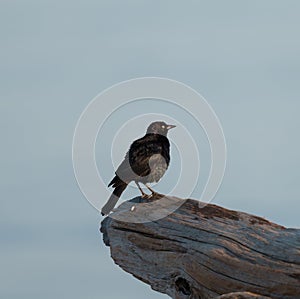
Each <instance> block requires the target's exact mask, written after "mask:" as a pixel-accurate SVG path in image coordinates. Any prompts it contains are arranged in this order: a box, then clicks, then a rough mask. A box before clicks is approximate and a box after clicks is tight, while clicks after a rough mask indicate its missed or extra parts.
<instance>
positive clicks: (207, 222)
mask: <svg viewBox="0 0 300 299" xmlns="http://www.w3.org/2000/svg"><path fill="white" fill-rule="evenodd" d="M155 199H159V197H157V198H155ZM169 199H170V201H174V202H178V201H183V200H181V199H178V198H175V197H169ZM139 201H143V200H142V199H140V198H136V199H134V200H132V201H131V202H126V203H124V204H123V205H121V206H119V207H118V208H117V209H116V211H115V212H114V213H113V214H112V215H111V217H106V218H105V219H104V221H103V222H102V226H101V232H102V233H103V238H104V242H105V244H106V245H107V246H110V249H111V256H112V258H113V260H114V261H115V263H116V264H118V265H119V266H120V267H121V268H122V269H123V270H125V271H127V272H129V273H131V274H132V275H133V276H135V277H136V278H138V279H140V280H141V281H143V282H145V283H147V284H149V285H150V286H151V287H152V288H153V289H154V290H156V291H159V292H161V293H164V294H167V295H169V296H170V297H171V298H176V299H184V298H191V299H200V298H201V299H206V298H220V299H221V298H222V299H223V298H224V299H225V298H286V299H292V298H293V299H295V298H298V299H299V298H300V230H299V229H291V228H285V227H283V226H280V225H277V224H274V223H271V222H269V221H267V220H265V219H263V218H260V217H257V216H254V215H249V214H246V213H243V212H237V211H231V210H227V209H224V208H222V207H219V206H216V205H211V204H208V205H205V206H203V207H199V202H198V201H195V200H190V199H189V200H187V201H183V202H182V205H181V206H180V208H178V209H177V210H176V211H175V212H173V213H171V214H170V215H168V216H166V217H164V218H162V219H159V220H156V221H151V222H145V223H130V222H124V221H120V220H116V219H114V214H116V215H118V217H119V216H121V217H124V219H127V220H128V219H129V220H130V217H140V218H139V219H142V218H143V217H145V221H147V217H146V214H145V210H142V209H141V210H139V208H138V207H139V206H138V205H137V207H136V208H132V206H134V205H136V202H139ZM156 204H157V211H158V213H159V211H160V209H165V208H166V207H165V206H161V207H160V201H159V200H158V201H156ZM163 204H164V205H165V203H162V205H163ZM119 219H120V218H119ZM232 292H236V293H233V294H229V293H232ZM239 292H240V293H239ZM241 292H248V293H241ZM224 294H227V295H224ZM221 295H223V296H221ZM218 296H221V297H218ZM264 296H265V297H264Z"/></svg>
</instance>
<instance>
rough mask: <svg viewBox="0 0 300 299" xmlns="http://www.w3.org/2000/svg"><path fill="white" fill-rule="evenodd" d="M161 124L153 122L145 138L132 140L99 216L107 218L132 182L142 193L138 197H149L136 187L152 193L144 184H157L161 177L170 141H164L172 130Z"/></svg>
mask: <svg viewBox="0 0 300 299" xmlns="http://www.w3.org/2000/svg"><path fill="white" fill-rule="evenodd" d="M175 127H176V126H174V125H167V124H166V123H165V122H162V121H157V122H153V123H151V124H150V125H149V127H148V129H147V132H146V135H145V136H144V137H142V138H140V139H137V140H135V141H134V142H133V143H132V144H131V146H130V149H129V151H128V152H127V154H126V155H125V158H124V160H123V162H122V163H121V165H120V166H119V167H118V169H117V171H116V172H115V174H116V175H115V177H114V178H113V179H112V181H111V182H110V183H109V185H108V187H110V186H112V187H113V188H114V191H113V193H112V195H111V196H110V198H109V199H108V201H107V203H106V204H105V205H104V207H103V208H102V211H101V214H102V215H103V216H104V215H107V214H109V212H110V211H111V210H112V209H113V208H114V207H115V205H116V203H117V201H118V200H119V198H120V196H121V194H122V193H123V191H124V190H125V189H126V187H127V185H128V184H129V183H130V182H131V181H134V182H135V183H136V185H137V186H138V188H139V190H140V191H141V193H142V197H149V195H147V194H145V193H144V192H143V190H142V188H141V187H140V185H139V183H142V184H144V185H145V186H146V187H147V188H148V189H149V190H150V192H151V193H152V194H151V195H150V196H152V195H153V194H155V191H153V190H152V189H151V188H150V187H149V186H148V183H153V182H158V181H159V180H160V179H161V178H162V177H163V175H164V174H165V172H166V170H167V168H168V166H169V163H170V142H169V140H168V138H167V134H168V131H169V130H170V129H172V128H175Z"/></svg>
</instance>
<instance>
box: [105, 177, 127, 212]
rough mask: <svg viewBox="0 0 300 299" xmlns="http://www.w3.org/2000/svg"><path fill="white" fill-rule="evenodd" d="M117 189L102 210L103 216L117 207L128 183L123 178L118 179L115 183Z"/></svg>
mask: <svg viewBox="0 0 300 299" xmlns="http://www.w3.org/2000/svg"><path fill="white" fill-rule="evenodd" d="M114 187H115V190H114V191H113V193H112V195H111V196H110V197H109V199H108V201H107V203H106V204H105V205H104V207H103V208H102V210H101V214H102V216H104V215H108V214H109V212H110V211H111V210H112V209H113V208H114V207H115V205H116V204H117V201H118V200H119V198H120V196H121V194H122V193H123V192H124V190H125V189H126V187H127V183H125V182H123V181H122V180H121V179H119V180H118V182H117V184H114Z"/></svg>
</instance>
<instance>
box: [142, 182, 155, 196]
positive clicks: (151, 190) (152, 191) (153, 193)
mask: <svg viewBox="0 0 300 299" xmlns="http://www.w3.org/2000/svg"><path fill="white" fill-rule="evenodd" d="M144 185H145V186H146V187H147V189H148V190H149V191H150V192H151V193H152V194H151V196H154V195H156V194H158V193H157V192H155V191H154V190H153V189H152V188H150V187H149V186H148V184H144Z"/></svg>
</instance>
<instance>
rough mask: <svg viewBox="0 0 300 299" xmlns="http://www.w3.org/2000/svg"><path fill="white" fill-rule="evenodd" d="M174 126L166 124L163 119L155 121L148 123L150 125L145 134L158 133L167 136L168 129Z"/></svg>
mask: <svg viewBox="0 0 300 299" xmlns="http://www.w3.org/2000/svg"><path fill="white" fill-rule="evenodd" d="M175 127H176V126H174V125H168V124H166V123H165V122H163V121H156V122H153V123H152V124H150V126H149V127H148V129H147V134H159V135H164V136H167V134H168V131H169V130H171V129H172V128H175Z"/></svg>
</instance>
